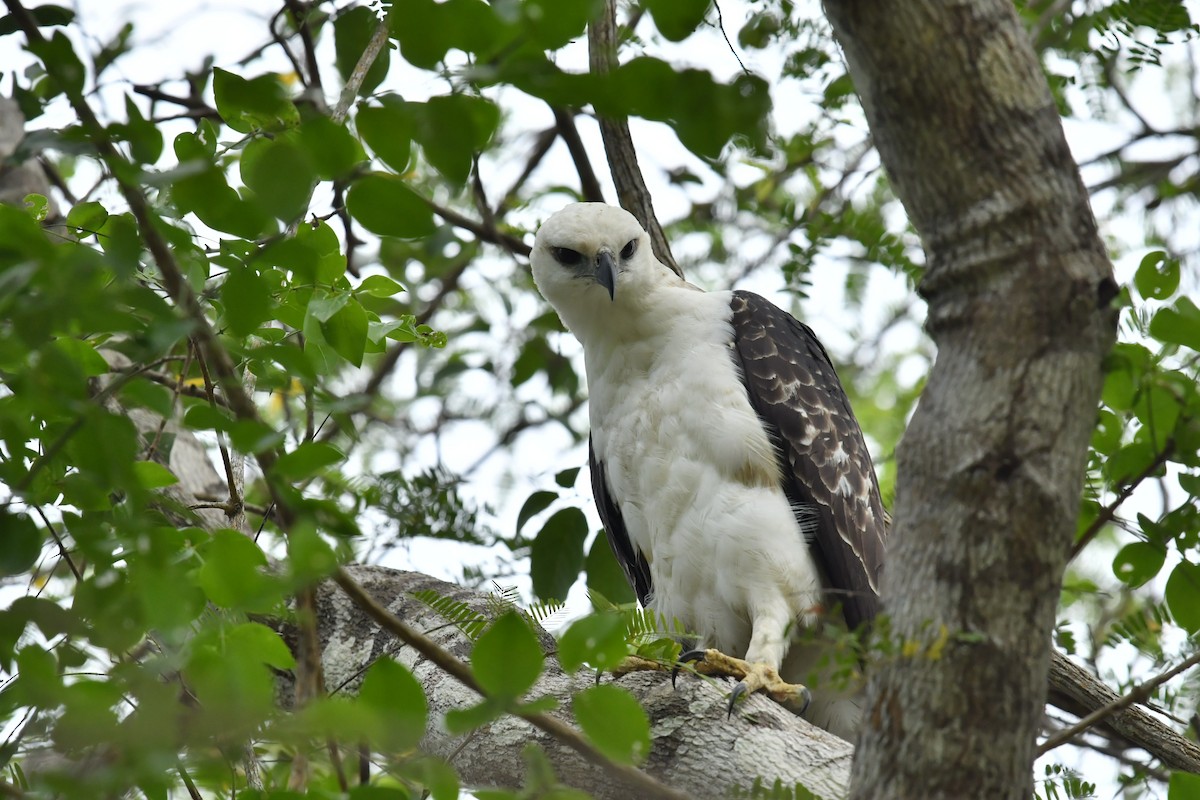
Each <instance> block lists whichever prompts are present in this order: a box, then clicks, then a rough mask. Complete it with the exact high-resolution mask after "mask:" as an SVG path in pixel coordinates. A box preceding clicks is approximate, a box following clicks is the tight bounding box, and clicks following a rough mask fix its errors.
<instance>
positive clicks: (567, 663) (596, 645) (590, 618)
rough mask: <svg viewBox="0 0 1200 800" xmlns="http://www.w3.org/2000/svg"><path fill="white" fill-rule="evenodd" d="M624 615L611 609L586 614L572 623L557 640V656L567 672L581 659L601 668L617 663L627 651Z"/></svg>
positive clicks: (610, 666)
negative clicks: (606, 611) (609, 610)
mask: <svg viewBox="0 0 1200 800" xmlns="http://www.w3.org/2000/svg"><path fill="white" fill-rule="evenodd" d="M627 650H628V649H627V648H626V646H625V618H624V617H623V616H622V615H621V614H616V613H612V612H608V613H597V614H588V615H587V616H586V617H583V618H582V619H578V620H576V621H575V622H573V623H571V627H569V628H567V630H566V632H565V633H563V635H562V636H561V637H560V638H559V640H558V660H559V662H560V663H561V664H562V668H563V669H565V670H566V671H567V672H572V673H573V672H575V671H576V670H577V669H579V668H580V667H581V666H583V664H584V663H588V664H591V665H592V666H594V667H596V668H597V669H599V670H601V671H607V670H610V669H612V668H613V667H615V666H616V665H617V664H620V663H621V661H622V660H623V659H624V658H625V655H626V653H627Z"/></svg>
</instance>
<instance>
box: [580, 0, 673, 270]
mask: <svg viewBox="0 0 1200 800" xmlns="http://www.w3.org/2000/svg"><path fill="white" fill-rule="evenodd" d="M588 56H589V60H590V62H591V68H592V72H595V73H605V72H611V71H612V70H614V69H615V68H616V66H617V4H616V0H605V3H604V9H603V10H602V11H601V12H600V13H599V14H598V15H597V16H596V18H595V19H593V20H592V21H591V22H590V23H589V24H588ZM596 118H597V120H599V122H600V136H601V138H603V140H604V152H605V154H606V155H607V156H608V169H609V172H610V173H611V174H612V178H613V183H615V184H616V186H617V199H618V201H619V202H620V203H621V207H622V208H624V209H625V210H626V211H628V212H629V213H630V214H633V215H634V216H635V217H637V220H638V222H640V223H642V227H643V228H645V229H646V232H647V233H649V234H650V243H651V244H652V245H653V247H654V255H656V256H658V260H659V261H661V262H662V263H664V264H666V265H667V266H668V267H670V268H671V270H672V271H674V272H675V274H676V275H679V276H680V277H683V270H681V269H680V268H679V264H677V263H676V262H675V256H673V255H672V254H671V245H670V244H669V243H668V242H667V236H666V234H665V233H663V229H662V225H660V224H659V222H658V217H657V216H655V214H654V204H653V203H652V202H651V200H650V190H649V189H647V188H646V182H645V181H644V180H643V179H642V170H641V168H640V167H638V160H637V151H636V150H635V149H634V147H633V135H632V134H630V132H629V123H628V122H627V121H626V120H624V119H609V118H608V117H604V116H602V115H599V114H597V115H596Z"/></svg>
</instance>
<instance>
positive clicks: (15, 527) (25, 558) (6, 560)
mask: <svg viewBox="0 0 1200 800" xmlns="http://www.w3.org/2000/svg"><path fill="white" fill-rule="evenodd" d="M0 528H2V529H3V533H2V534H0V575H20V574H21V573H23V572H26V571H28V570H29V568H30V567H32V566H33V565H34V562H36V561H37V558H38V556H39V555H40V554H41V552H42V532H41V530H39V529H38V526H37V525H35V524H34V523H33V520H31V519H29V517H27V516H25V515H24V514H13V513H11V512H10V511H8V510H0Z"/></svg>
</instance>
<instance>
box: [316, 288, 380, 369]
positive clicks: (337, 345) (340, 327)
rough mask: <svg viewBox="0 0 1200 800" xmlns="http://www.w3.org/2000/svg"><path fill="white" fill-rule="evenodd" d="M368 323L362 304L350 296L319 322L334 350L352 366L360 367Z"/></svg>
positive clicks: (365, 345)
mask: <svg viewBox="0 0 1200 800" xmlns="http://www.w3.org/2000/svg"><path fill="white" fill-rule="evenodd" d="M368 323H369V320H368V318H367V312H366V310H365V309H364V308H363V307H362V304H361V303H359V302H358V300H357V299H356V298H354V297H350V298H349V302H347V303H346V304H345V305H343V306H342V307H341V308H340V309H339V310H338V311H337V312H336V313H335V314H334V315H333V316H331V317H330V318H329V319H328V320H326V321H325V322H322V323H321V332H322V333H323V334H324V335H325V341H326V342H328V343H329V346H330V347H332V348H333V349H334V352H336V353H337V354H338V355H339V356H341V357H342V358H344V359H346V360H347V361H349V362H350V363H351V364H353V365H354V366H356V367H361V366H362V359H363V353H364V352H365V350H366V347H367V329H368V327H369V325H368Z"/></svg>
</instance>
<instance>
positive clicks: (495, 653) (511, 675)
mask: <svg viewBox="0 0 1200 800" xmlns="http://www.w3.org/2000/svg"><path fill="white" fill-rule="evenodd" d="M545 660H546V656H545V653H543V652H542V647H541V645H540V644H539V643H538V640H537V636H536V635H534V633H533V630H532V629H531V628H530V626H529V623H528V622H527V621H526V620H525V619H524V618H523V617H522V616H521V614H519V613H518V612H516V611H509V612H507V613H505V614H504V615H502V616H501V617H499V618H498V619H497V620H496V621H495V622H494V623H492V626H491V627H490V628H488V630H487V631H486V632H485V633H484V634H483V635H482V636H480V637H479V640H478V641H477V642H476V643H475V647H474V648H473V649H472V650H471V672H472V673H474V675H475V679H476V680H477V681H479V685H480V687H482V689H483V690H484V691H485V692H486V693H487V694H488V695H489V697H491V698H492V699H494V700H497V701H499V702H512V701H514V700H516V699H518V698H519V697H520V696H521V695H523V694H525V693H526V692H527V691H529V690H530V689H531V688H532V687H533V684H534V682H536V681H537V679H538V676H539V675H541V673H542V665H543V663H544V662H545Z"/></svg>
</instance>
